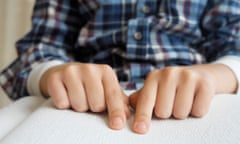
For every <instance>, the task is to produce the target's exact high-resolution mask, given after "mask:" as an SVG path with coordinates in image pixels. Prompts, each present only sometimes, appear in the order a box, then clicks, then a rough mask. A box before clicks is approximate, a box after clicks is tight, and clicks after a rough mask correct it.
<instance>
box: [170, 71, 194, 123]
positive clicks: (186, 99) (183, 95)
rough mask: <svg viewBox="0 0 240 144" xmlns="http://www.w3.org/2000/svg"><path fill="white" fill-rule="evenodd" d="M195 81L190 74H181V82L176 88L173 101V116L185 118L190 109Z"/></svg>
mask: <svg viewBox="0 0 240 144" xmlns="http://www.w3.org/2000/svg"><path fill="white" fill-rule="evenodd" d="M195 86H196V81H195V80H194V76H193V75H192V74H187V75H186V76H184V74H182V79H181V83H179V86H178V88H177V93H176V96H175V101H174V108H173V116H174V117H175V118H177V119H184V118H186V117H187V116H188V115H189V113H190V112H191V109H192V104H193V99H194V96H195Z"/></svg>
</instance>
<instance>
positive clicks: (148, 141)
mask: <svg viewBox="0 0 240 144" xmlns="http://www.w3.org/2000/svg"><path fill="white" fill-rule="evenodd" d="M239 114H240V97H239V96H235V95H217V96H215V98H214V99H213V101H212V105H211V109H210V111H209V113H208V114H207V115H206V116H205V117H203V118H200V119H196V118H188V119H185V120H175V119H168V120H159V119H153V120H152V121H151V127H150V130H149V132H148V133H147V134H145V135H139V134H135V133H133V132H132V131H131V129H130V127H131V123H132V117H131V118H130V119H129V120H128V125H127V126H126V127H125V128H124V129H122V130H119V131H115V130H111V129H110V128H109V127H108V124H107V123H108V120H107V115H106V114H94V113H77V112H74V111H72V110H57V109H55V108H54V107H53V106H52V102H51V100H48V101H47V102H46V103H45V104H43V105H42V106H41V107H40V108H38V109H37V110H36V111H35V112H34V113H33V114H32V115H30V116H29V118H28V119H26V120H25V121H24V122H23V123H21V124H20V125H19V126H18V127H17V128H16V129H15V130H14V131H12V132H11V133H10V134H9V135H7V136H6V137H5V138H4V139H2V141H1V142H0V143H1V144H160V143H164V144H175V143H176V144H186V143H194V144H226V143H239V142H240V135H239V133H240V115H239Z"/></svg>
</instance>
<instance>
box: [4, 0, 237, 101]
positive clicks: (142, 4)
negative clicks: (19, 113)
mask: <svg viewBox="0 0 240 144" xmlns="http://www.w3.org/2000/svg"><path fill="white" fill-rule="evenodd" d="M16 48H17V52H18V58H17V59H16V60H15V61H14V62H13V63H12V64H11V65H10V66H9V67H8V68H6V69H5V70H4V71H3V72H2V73H1V74H0V85H1V87H2V88H3V89H4V90H5V91H6V92H7V94H8V95H9V96H10V97H11V98H12V99H17V98H20V97H22V96H27V95H29V93H28V91H27V88H26V82H27V78H28V75H29V73H30V72H31V70H32V69H33V67H34V66H36V65H37V64H39V63H43V62H46V61H51V60H61V61H64V62H70V61H79V62H90V63H105V64H109V65H111V66H112V67H113V68H114V69H115V70H116V73H117V75H118V78H119V80H120V81H131V82H137V81H139V80H141V79H144V77H145V76H146V75H147V74H148V72H149V71H151V70H153V69H161V68H164V67H166V66H174V65H192V64H200V63H207V62H211V61H214V60H217V59H218V58H220V57H223V56H226V55H235V56H240V1H239V0H124V1H120V0H37V1H36V3H35V6H34V11H33V15H32V29H31V31H30V32H29V33H27V35H26V36H25V37H23V38H22V39H21V40H19V41H18V42H17V44H16Z"/></svg>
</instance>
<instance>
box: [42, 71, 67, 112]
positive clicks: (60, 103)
mask: <svg viewBox="0 0 240 144" xmlns="http://www.w3.org/2000/svg"><path fill="white" fill-rule="evenodd" d="M47 89H48V94H49V96H51V97H52V100H53V103H54V105H55V106H56V107H57V108H59V109H67V108H69V107H70V103H69V99H68V96H67V91H66V88H65V87H64V84H63V82H62V80H61V78H60V76H59V75H53V76H51V77H49V79H48V83H47Z"/></svg>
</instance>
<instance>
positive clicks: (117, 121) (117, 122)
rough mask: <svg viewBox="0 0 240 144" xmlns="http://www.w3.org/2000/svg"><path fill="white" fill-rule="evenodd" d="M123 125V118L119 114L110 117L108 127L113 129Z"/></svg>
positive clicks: (120, 127) (118, 128)
mask: <svg viewBox="0 0 240 144" xmlns="http://www.w3.org/2000/svg"><path fill="white" fill-rule="evenodd" d="M124 125H125V119H124V118H122V117H120V116H116V117H112V118H111V119H110V127H111V128H112V129H114V130H120V129H122V128H123V127H124Z"/></svg>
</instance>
